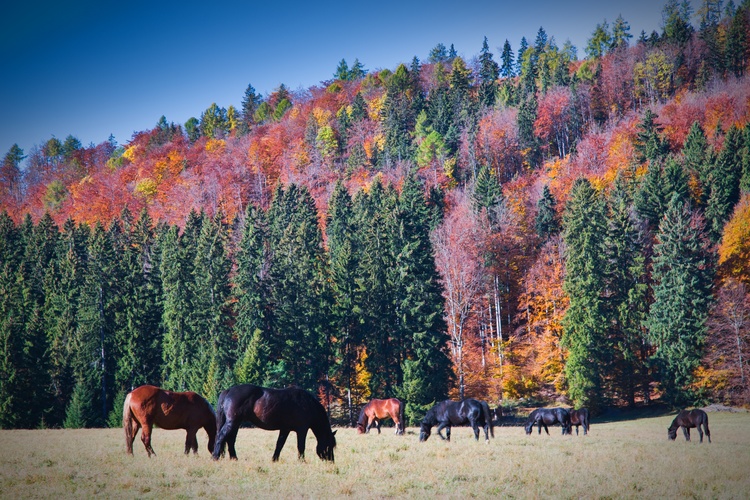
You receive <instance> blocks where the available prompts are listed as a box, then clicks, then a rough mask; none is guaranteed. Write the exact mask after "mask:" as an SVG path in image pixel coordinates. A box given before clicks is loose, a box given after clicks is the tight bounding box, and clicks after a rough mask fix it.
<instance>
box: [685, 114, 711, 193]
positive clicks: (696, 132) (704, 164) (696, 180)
mask: <svg viewBox="0 0 750 500" xmlns="http://www.w3.org/2000/svg"><path fill="white" fill-rule="evenodd" d="M711 157H712V153H711V151H710V150H709V147H708V141H707V140H706V133H705V132H704V131H703V127H702V126H701V124H700V122H697V121H696V122H693V124H692V125H691V126H690V131H689V132H688V135H687V137H686V138H685V143H684V144H683V146H682V164H683V166H684V167H685V172H686V173H687V174H688V176H689V177H690V179H691V181H690V182H691V185H693V186H695V188H696V190H697V191H698V193H697V195H696V196H695V203H696V205H697V206H699V207H705V205H706V202H707V201H708V195H709V193H708V181H709V173H710V164H712V163H713V161H712V158H711Z"/></svg>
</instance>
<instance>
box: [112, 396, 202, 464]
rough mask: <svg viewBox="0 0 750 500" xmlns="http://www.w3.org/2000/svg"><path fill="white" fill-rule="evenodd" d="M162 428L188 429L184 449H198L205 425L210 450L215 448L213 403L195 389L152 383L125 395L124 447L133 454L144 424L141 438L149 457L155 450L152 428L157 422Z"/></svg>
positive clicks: (123, 418) (187, 450) (196, 450)
mask: <svg viewBox="0 0 750 500" xmlns="http://www.w3.org/2000/svg"><path fill="white" fill-rule="evenodd" d="M155 425H156V426H159V427H161V428H162V429H168V430H174V429H185V430H187V437H186V438H185V453H186V454H187V453H189V452H190V450H193V453H198V439H197V438H196V434H197V432H198V429H200V428H203V429H205V431H206V433H207V434H208V451H209V453H211V452H212V451H213V449H214V439H215V438H216V416H215V415H214V410H213V408H211V405H210V404H209V403H208V401H206V400H205V399H204V398H203V397H202V396H200V395H199V394H196V393H194V392H172V391H165V390H163V389H159V388H158V387H154V386H153V385H142V386H140V387H137V388H135V389H133V390H132V391H131V392H130V393H129V394H128V395H127V396H126V397H125V405H124V407H123V409H122V427H123V428H124V429H125V448H126V449H127V452H128V454H130V455H132V454H133V440H134V439H135V436H136V434H138V429H140V428H141V427H143V432H142V433H141V441H143V446H145V447H146V453H148V456H149V457H150V456H151V455H152V454H153V455H156V452H155V451H154V449H153V448H152V447H151V429H153V427H154V426H155Z"/></svg>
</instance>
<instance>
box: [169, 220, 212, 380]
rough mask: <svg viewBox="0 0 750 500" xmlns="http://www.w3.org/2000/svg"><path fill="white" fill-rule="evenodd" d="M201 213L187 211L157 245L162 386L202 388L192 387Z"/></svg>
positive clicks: (195, 360)
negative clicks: (183, 221)
mask: <svg viewBox="0 0 750 500" xmlns="http://www.w3.org/2000/svg"><path fill="white" fill-rule="evenodd" d="M202 224H203V216H201V215H198V214H197V213H196V212H195V211H191V213H190V215H189V217H188V220H187V223H186V224H185V229H184V231H183V233H182V235H180V233H179V229H178V228H177V227H176V226H173V227H170V228H169V230H168V231H167V232H166V234H165V235H164V238H163V243H162V245H161V253H162V257H161V266H160V274H161V281H162V290H163V292H162V293H163V299H162V300H163V313H162V314H163V316H162V322H163V323H164V337H163V341H162V359H163V364H162V380H163V386H164V388H165V389H170V390H175V391H187V390H193V391H196V392H200V391H202V387H194V386H193V385H192V384H193V382H194V381H197V380H199V375H198V374H197V373H198V372H197V370H198V369H199V368H200V367H201V365H200V363H201V359H200V357H199V355H200V353H199V352H194V349H195V346H198V345H199V341H198V332H197V331H196V330H195V328H196V326H197V322H196V320H195V312H196V311H195V307H194V305H193V304H194V300H195V299H194V297H193V291H194V289H195V288H194V286H193V285H192V282H193V266H194V265H195V256H196V247H197V233H198V231H200V228H201V226H202Z"/></svg>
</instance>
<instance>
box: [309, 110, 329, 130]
mask: <svg viewBox="0 0 750 500" xmlns="http://www.w3.org/2000/svg"><path fill="white" fill-rule="evenodd" d="M311 114H312V117H313V118H314V119H315V124H316V125H317V126H318V128H321V127H325V126H326V125H329V124H330V123H331V118H332V116H333V114H332V113H331V112H330V111H328V110H327V109H321V108H313V110H312V113H311Z"/></svg>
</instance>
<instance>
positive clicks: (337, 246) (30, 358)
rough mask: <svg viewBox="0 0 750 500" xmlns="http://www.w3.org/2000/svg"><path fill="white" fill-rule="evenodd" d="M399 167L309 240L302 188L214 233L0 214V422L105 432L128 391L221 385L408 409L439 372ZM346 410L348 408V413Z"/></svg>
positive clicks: (336, 202) (424, 234)
mask: <svg viewBox="0 0 750 500" xmlns="http://www.w3.org/2000/svg"><path fill="white" fill-rule="evenodd" d="M431 207H434V204H433V205H430V204H429V203H428V202H427V200H425V197H424V194H423V190H422V189H421V187H420V186H419V184H418V183H417V182H416V180H415V179H414V178H413V177H410V178H409V179H408V180H407V181H406V182H405V184H404V185H403V187H402V189H401V191H400V192H397V191H396V190H395V189H394V188H393V187H392V186H390V185H383V184H381V183H380V182H379V181H376V182H375V183H374V184H373V185H372V186H371V187H370V189H369V190H368V191H367V192H365V191H359V192H358V193H357V194H356V196H355V197H354V199H353V200H352V199H351V197H350V195H349V194H348V193H347V191H346V190H345V189H344V188H343V185H342V184H338V185H337V187H336V189H335V191H334V193H333V195H332V199H331V209H330V213H329V215H328V217H327V220H326V221H325V226H326V227H327V230H328V238H327V239H328V241H327V246H326V247H325V248H324V245H323V238H322V232H321V227H320V224H319V221H318V212H317V210H316V208H315V206H314V202H313V199H312V198H311V196H310V194H309V193H308V192H307V190H306V189H304V188H300V187H298V186H296V185H293V184H292V185H289V186H288V187H286V188H281V187H279V188H278V189H277V190H276V192H275V195H274V198H273V202H272V203H271V206H270V207H269V209H268V210H266V211H264V210H262V209H259V208H256V207H255V206H250V208H249V209H248V210H247V213H246V214H245V216H244V217H242V218H241V219H239V220H237V221H234V223H233V224H232V225H227V223H226V221H225V220H224V218H223V217H222V216H221V214H217V215H216V216H213V217H210V216H208V215H207V214H205V213H196V212H192V213H191V214H190V216H189V217H188V220H187V223H186V224H185V226H184V228H183V229H180V228H178V227H176V226H168V225H164V224H156V225H155V224H154V222H153V221H152V219H151V218H150V217H149V214H148V212H146V211H143V212H142V213H141V214H140V216H139V217H138V218H137V219H136V218H134V217H133V216H132V214H131V213H130V212H129V211H127V210H125V211H123V213H122V214H121V216H120V217H118V218H117V219H116V220H114V221H112V223H111V224H110V225H109V226H108V227H105V226H103V225H102V224H96V225H95V226H93V227H91V226H89V225H87V224H76V223H74V222H73V221H71V220H69V221H67V222H66V223H65V224H64V225H63V227H62V228H58V227H56V226H55V224H54V223H53V221H52V220H51V218H50V217H49V216H45V217H43V218H42V219H41V220H40V221H39V223H38V224H33V223H32V221H31V219H30V218H28V217H27V218H26V219H25V220H24V222H23V223H22V224H20V225H18V226H17V225H15V224H14V223H13V221H12V220H11V219H10V218H9V217H8V216H7V215H5V214H3V215H2V217H0V263H2V273H1V275H0V290H2V295H0V311H2V314H0V317H1V318H2V327H1V328H0V332H1V335H2V346H3V349H2V354H1V355H2V358H1V359H0V409H2V411H0V419H2V420H1V421H0V425H2V427H3V428H8V427H32V428H33V427H39V426H65V427H90V426H101V425H106V424H107V423H110V424H112V425H120V422H121V420H120V414H121V412H122V402H123V399H124V395H125V393H126V392H128V391H130V390H131V389H132V388H134V387H136V386H138V385H141V384H146V383H150V384H156V385H160V386H162V387H165V388H167V389H172V390H178V391H184V390H192V391H196V392H199V393H201V394H203V395H205V396H206V397H207V398H208V399H209V400H210V401H215V400H216V398H217V397H218V393H219V392H220V391H221V390H223V389H224V388H226V387H228V386H230V385H232V384H235V383H255V384H261V385H268V386H274V387H283V386H286V385H290V384H296V385H298V386H300V387H303V388H305V389H308V390H311V391H313V392H315V393H319V394H320V395H321V398H326V397H328V398H330V399H331V400H333V399H337V400H341V401H349V402H351V403H353V404H355V405H356V404H359V403H360V402H361V401H362V399H363V397H365V396H366V395H373V396H378V395H380V396H386V395H388V396H393V395H397V396H400V397H402V398H404V399H406V400H407V401H409V402H410V406H411V410H410V411H411V414H412V418H415V417H414V415H419V414H420V413H421V412H422V413H423V412H424V410H425V407H426V406H427V405H429V404H431V403H432V402H434V401H437V400H440V399H444V398H445V397H447V394H448V387H449V385H450V380H451V378H452V372H451V362H450V359H449V357H448V355H447V352H446V349H447V343H446V337H445V324H444V321H443V317H442V297H441V288H440V285H439V283H438V275H437V272H436V270H435V265H434V260H433V258H432V246H431V243H430V240H429V231H430V228H431V227H433V226H434V225H435V224H436V223H437V218H438V217H439V215H440V214H439V211H438V210H436V209H434V208H431ZM355 417H356V415H355Z"/></svg>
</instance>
